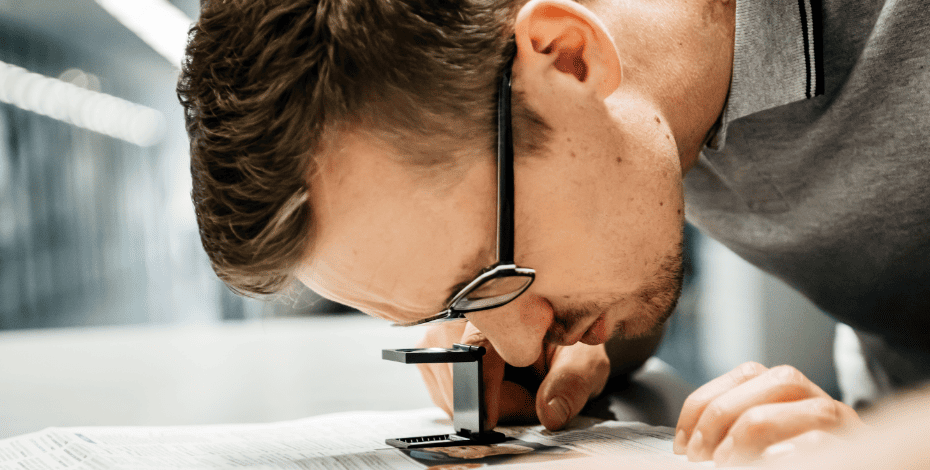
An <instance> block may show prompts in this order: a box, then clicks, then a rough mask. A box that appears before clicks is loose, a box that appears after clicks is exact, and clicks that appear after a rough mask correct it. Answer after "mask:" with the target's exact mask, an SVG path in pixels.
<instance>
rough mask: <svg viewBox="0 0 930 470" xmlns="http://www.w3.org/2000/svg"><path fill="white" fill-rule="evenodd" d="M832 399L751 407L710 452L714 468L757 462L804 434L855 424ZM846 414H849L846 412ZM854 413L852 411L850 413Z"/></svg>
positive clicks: (841, 404)
mask: <svg viewBox="0 0 930 470" xmlns="http://www.w3.org/2000/svg"><path fill="white" fill-rule="evenodd" d="M844 407H845V408H849V407H848V406H846V405H844V404H843V403H840V402H838V401H836V400H833V399H832V398H822V397H818V398H808V399H806V400H800V401H793V402H786V403H769V404H765V405H759V406H756V407H753V408H751V409H749V410H748V411H746V412H745V413H743V414H742V415H741V416H740V417H739V419H737V420H736V422H735V423H734V424H733V426H732V427H731V428H730V430H729V432H728V433H727V435H726V437H725V438H724V439H723V441H721V443H720V445H719V446H717V449H716V450H715V451H714V462H716V463H717V465H742V464H744V463H746V462H751V461H753V460H756V459H758V458H759V456H760V455H762V452H763V451H765V450H766V449H767V448H769V447H770V446H773V445H774V444H778V443H780V442H784V441H787V440H789V439H792V438H794V437H797V436H800V435H802V434H804V433H806V432H808V431H813V430H820V431H833V430H835V429H839V428H842V427H844V426H849V425H852V424H854V423H852V422H850V421H853V420H854V421H858V417H855V418H851V416H850V415H849V414H848V413H847V412H846V410H844ZM849 411H852V409H851V408H849ZM852 413H855V411H852Z"/></svg>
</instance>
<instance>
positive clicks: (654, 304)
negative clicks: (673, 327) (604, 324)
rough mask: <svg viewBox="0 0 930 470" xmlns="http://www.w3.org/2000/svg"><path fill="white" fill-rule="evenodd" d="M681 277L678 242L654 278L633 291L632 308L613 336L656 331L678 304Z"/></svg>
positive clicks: (640, 334) (639, 336) (638, 334)
mask: <svg viewBox="0 0 930 470" xmlns="http://www.w3.org/2000/svg"><path fill="white" fill-rule="evenodd" d="M683 278H684V274H683V271H682V268H681V245H679V246H678V250H677V252H676V253H673V254H671V255H669V256H668V257H666V258H665V260H663V262H662V264H661V265H660V266H659V269H658V270H657V272H656V274H655V275H654V276H653V278H652V279H650V280H649V282H647V283H645V284H644V285H643V287H641V288H640V289H639V290H638V291H637V292H636V294H635V297H634V298H635V299H636V300H635V302H634V303H633V312H632V313H631V314H628V315H626V316H625V317H624V318H622V319H621V320H620V321H619V322H618V323H617V326H616V327H615V328H614V334H613V336H616V337H619V338H621V339H634V338H641V337H643V336H648V335H651V334H652V333H655V331H656V330H658V329H659V328H661V327H662V325H664V324H665V322H666V320H668V318H669V317H671V316H672V312H674V311H675V307H676V306H678V298H679V296H681V285H682V282H683Z"/></svg>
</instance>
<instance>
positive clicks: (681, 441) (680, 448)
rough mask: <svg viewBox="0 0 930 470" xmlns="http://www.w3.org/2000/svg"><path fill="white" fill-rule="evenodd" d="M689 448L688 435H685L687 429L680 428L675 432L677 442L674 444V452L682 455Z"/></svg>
mask: <svg viewBox="0 0 930 470" xmlns="http://www.w3.org/2000/svg"><path fill="white" fill-rule="evenodd" d="M687 450H688V437H687V436H685V430H684V429H679V430H678V433H676V434H675V443H674V444H672V452H674V453H676V454H678V455H681V454H684V453H685V452H686V451H687Z"/></svg>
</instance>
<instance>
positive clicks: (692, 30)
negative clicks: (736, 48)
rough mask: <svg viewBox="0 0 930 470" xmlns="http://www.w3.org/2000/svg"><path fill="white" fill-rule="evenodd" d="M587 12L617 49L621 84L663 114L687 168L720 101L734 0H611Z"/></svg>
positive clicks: (728, 69) (726, 84)
mask: <svg viewBox="0 0 930 470" xmlns="http://www.w3.org/2000/svg"><path fill="white" fill-rule="evenodd" d="M592 10H593V11H595V12H596V13H597V14H598V15H599V16H600V17H601V18H602V19H603V20H604V22H605V24H606V25H607V27H608V28H609V29H610V30H611V34H612V35H613V38H614V41H615V42H616V44H617V49H618V51H620V52H619V53H620V63H621V67H622V70H623V81H624V83H623V85H622V86H624V87H632V89H633V90H635V92H636V93H638V94H640V95H641V96H643V97H644V98H646V99H648V100H650V101H652V102H653V103H655V104H656V107H657V108H658V109H659V110H660V112H662V113H663V114H664V117H665V118H666V120H667V121H668V123H669V126H670V127H671V130H672V133H673V135H674V136H675V141H676V145H677V147H678V155H679V158H680V160H681V167H682V171H683V172H686V171H687V170H689V169H690V168H691V167H693V166H694V165H695V164H696V163H697V158H698V155H699V154H700V151H701V149H702V148H703V146H704V141H705V139H706V137H707V135H708V133H709V132H710V129H711V128H712V127H713V125H714V123H715V122H716V121H717V119H718V118H719V117H720V114H721V113H722V112H723V107H724V105H725V103H726V98H727V93H728V92H729V88H730V76H731V74H732V69H733V38H734V30H735V18H736V0H698V1H693V0H671V1H662V2H659V1H648V2H644V1H634V2H629V1H625V0H612V1H604V2H600V3H598V4H597V5H593V6H592Z"/></svg>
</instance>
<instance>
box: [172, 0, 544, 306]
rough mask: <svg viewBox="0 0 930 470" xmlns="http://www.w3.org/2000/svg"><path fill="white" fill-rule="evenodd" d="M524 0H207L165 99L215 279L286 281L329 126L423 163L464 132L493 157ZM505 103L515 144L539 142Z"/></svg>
mask: <svg viewBox="0 0 930 470" xmlns="http://www.w3.org/2000/svg"><path fill="white" fill-rule="evenodd" d="M525 1H526V0H204V1H203V3H202V6H201V15H200V19H199V21H198V22H197V24H196V25H194V27H193V28H192V29H191V31H190V35H189V43H188V46H187V56H186V58H185V61H184V65H183V69H182V72H181V76H180V79H179V81H178V87H177V92H178V97H179V99H180V101H181V104H182V105H183V106H184V110H185V119H186V125H187V132H188V134H189V136H190V152H191V174H192V176H193V192H192V194H191V196H192V198H193V201H194V207H195V210H196V214H197V221H198V224H199V227H200V238H201V241H202V242H203V246H204V248H205V250H206V251H207V254H208V255H209V258H210V261H211V263H212V265H213V269H214V271H215V272H216V274H217V275H218V276H219V277H220V279H222V280H223V281H224V282H225V283H226V284H227V285H228V286H229V287H230V288H231V289H232V290H233V291H235V292H237V293H240V294H245V295H265V294H273V293H276V292H278V291H280V290H282V289H283V288H284V287H286V286H287V285H288V284H289V283H290V282H291V280H292V277H293V275H292V272H293V269H294V265H295V263H296V262H297V261H298V260H299V259H300V258H301V257H302V255H303V254H304V253H305V252H306V251H307V250H309V249H311V248H312V246H311V243H312V239H313V231H314V230H313V217H312V207H311V204H310V201H309V200H308V191H309V188H308V179H309V176H310V175H311V172H312V171H313V170H314V162H315V155H317V154H318V153H319V152H320V150H321V149H322V147H323V145H324V144H325V141H326V140H327V139H328V138H329V136H331V135H333V134H334V132H333V129H337V128H342V129H345V128H351V129H365V130H366V131H367V132H369V133H370V134H372V135H374V136H376V137H377V138H379V139H381V140H382V141H384V142H385V144H387V145H392V146H394V148H395V149H398V150H400V151H401V152H403V154H404V155H406V156H409V159H410V161H411V163H414V164H420V165H432V164H435V163H441V162H442V161H443V160H444V159H448V158H450V157H449V156H450V155H455V154H457V153H459V151H464V150H465V149H467V148H468V147H469V146H471V147H474V145H475V144H474V142H476V141H477V142H480V143H481V145H482V148H481V149H482V150H483V149H487V150H488V154H489V155H492V153H491V152H490V150H491V149H492V146H493V143H494V132H495V131H494V126H493V124H494V109H495V101H494V98H495V84H496V80H497V77H498V76H499V74H500V72H501V70H502V68H503V67H504V65H505V62H506V60H507V59H508V57H510V56H512V55H513V53H514V50H513V48H514V46H513V42H512V39H511V36H512V34H513V30H512V28H513V17H514V15H515V14H516V7H517V5H518V4H523V3H525ZM514 106H515V109H514V120H515V122H514V134H515V139H516V145H517V146H518V148H521V147H522V148H526V147H537V146H538V145H539V139H540V134H541V133H542V132H543V129H544V128H545V127H546V126H545V124H544V123H543V122H542V120H541V119H540V118H539V117H538V116H537V115H535V114H534V113H532V112H531V111H530V110H529V109H527V108H526V107H525V106H523V105H522V101H521V100H520V97H519V96H515V97H514ZM529 128H534V129H536V130H535V131H530V130H528V129H529ZM521 130H523V132H521ZM469 150H471V151H472V152H473V151H474V150H475V149H474V148H471V149H469Z"/></svg>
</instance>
